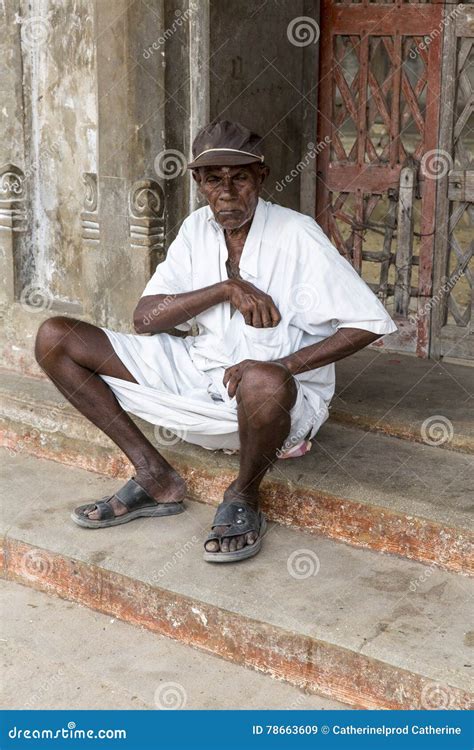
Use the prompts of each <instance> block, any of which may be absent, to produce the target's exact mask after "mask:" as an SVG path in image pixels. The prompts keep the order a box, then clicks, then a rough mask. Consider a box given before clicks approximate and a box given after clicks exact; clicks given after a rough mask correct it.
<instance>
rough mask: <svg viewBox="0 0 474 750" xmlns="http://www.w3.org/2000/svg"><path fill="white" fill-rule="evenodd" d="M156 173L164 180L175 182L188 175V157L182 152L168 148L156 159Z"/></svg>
mask: <svg viewBox="0 0 474 750" xmlns="http://www.w3.org/2000/svg"><path fill="white" fill-rule="evenodd" d="M154 167H155V172H156V174H157V175H158V177H161V178H162V179H163V180H174V179H176V177H182V176H183V175H184V174H186V157H185V155H184V154H183V152H182V151H177V149H175V148H166V149H165V150H164V151H160V153H159V154H158V155H157V156H156V157H155V161H154Z"/></svg>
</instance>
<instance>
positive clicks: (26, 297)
mask: <svg viewBox="0 0 474 750" xmlns="http://www.w3.org/2000/svg"><path fill="white" fill-rule="evenodd" d="M20 305H21V307H22V308H23V309H24V310H27V312H29V313H31V312H33V313H37V312H43V311H44V310H50V309H51V307H52V305H53V298H52V296H51V294H50V293H49V291H47V290H46V289H44V288H43V287H42V286H39V285H38V284H29V285H28V286H25V288H24V289H23V290H22V292H21V294H20Z"/></svg>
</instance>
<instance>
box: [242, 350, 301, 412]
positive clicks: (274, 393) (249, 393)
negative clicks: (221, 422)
mask: <svg viewBox="0 0 474 750" xmlns="http://www.w3.org/2000/svg"><path fill="white" fill-rule="evenodd" d="M296 393H297V389H296V382H295V379H294V378H293V377H292V376H291V375H290V374H289V372H288V370H287V369H286V368H285V367H283V365H279V364H277V363H275V362H259V363H257V364H254V365H250V366H249V367H247V368H246V369H245V371H244V374H243V376H242V379H241V381H240V384H239V388H238V391H237V400H238V401H239V403H240V402H241V401H243V402H244V404H246V403H247V404H252V405H255V404H257V405H258V406H259V407H261V411H266V410H267V409H272V408H274V407H275V406H280V407H282V408H283V409H285V410H287V411H289V410H290V409H291V407H292V406H293V404H294V403H295V401H296ZM259 410H260V409H259Z"/></svg>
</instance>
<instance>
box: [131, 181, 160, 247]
mask: <svg viewBox="0 0 474 750" xmlns="http://www.w3.org/2000/svg"><path fill="white" fill-rule="evenodd" d="M164 208H165V195H164V192H163V189H162V188H161V186H160V185H159V184H158V183H157V182H155V181H154V180H139V181H138V182H135V183H134V184H133V186H132V188H131V190H130V201H129V210H130V245H131V247H132V248H148V250H149V251H150V253H153V254H156V255H157V258H158V260H161V259H162V258H163V257H164V250H165V248H164Z"/></svg>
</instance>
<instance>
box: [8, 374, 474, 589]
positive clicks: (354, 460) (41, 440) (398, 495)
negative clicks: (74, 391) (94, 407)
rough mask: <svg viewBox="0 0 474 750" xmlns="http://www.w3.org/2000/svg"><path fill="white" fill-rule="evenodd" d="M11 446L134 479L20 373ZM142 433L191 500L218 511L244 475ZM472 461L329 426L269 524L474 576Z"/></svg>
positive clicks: (11, 405)
mask: <svg viewBox="0 0 474 750" xmlns="http://www.w3.org/2000/svg"><path fill="white" fill-rule="evenodd" d="M0 419H1V426H0V429H1V433H0V438H1V441H2V445H4V446H7V447H8V448H9V450H10V451H11V453H12V455H16V454H17V453H23V452H27V453H31V454H33V455H36V456H42V457H44V458H48V459H53V460H56V461H60V462H62V463H66V464H70V465H74V466H80V467H82V468H85V469H88V470H92V471H97V472H100V473H102V474H105V475H109V476H113V477H119V478H127V477H129V476H130V473H131V470H132V469H131V466H130V465H129V463H128V461H127V460H126V459H125V457H124V456H123V454H122V453H121V451H119V450H118V448H117V447H116V446H115V445H114V444H113V443H112V442H111V441H110V440H109V439H108V438H106V437H105V435H103V434H102V433H101V432H100V431H99V430H97V429H96V428H95V427H94V426H93V425H91V424H90V423H88V422H87V421H86V420H85V419H84V418H83V417H82V416H81V415H80V414H79V413H78V412H77V411H76V410H75V409H73V408H72V407H71V406H70V405H69V404H68V403H67V402H66V401H64V399H63V398H62V396H61V394H60V393H59V392H58V391H57V390H56V389H55V388H54V386H53V385H52V384H51V383H50V382H49V381H45V380H38V379H34V378H31V377H27V376H24V375H23V376H22V375H19V374H17V373H11V372H4V373H3V374H2V376H1V377H0ZM136 421H137V423H138V424H139V426H140V428H141V429H142V430H143V431H144V432H145V434H146V435H147V436H148V437H149V438H150V439H151V440H152V441H154V442H155V443H157V440H156V438H158V439H159V440H160V442H159V443H157V444H158V447H159V448H160V450H162V451H163V453H164V454H165V455H166V457H167V459H168V460H169V461H171V462H172V463H173V464H174V465H175V466H176V467H177V468H178V469H179V470H180V471H181V472H182V474H183V475H184V476H185V477H186V479H187V481H188V486H189V489H190V493H191V495H192V496H193V497H194V499H196V500H199V501H201V502H204V503H210V504H212V505H216V504H218V503H219V502H220V501H221V498H222V492H223V490H224V488H225V487H226V486H227V485H228V484H229V483H230V481H231V480H232V478H233V477H234V476H235V473H236V471H237V461H238V459H237V458H236V457H235V456H225V455H223V454H222V453H220V452H214V453H210V452H209V451H205V450H203V449H201V448H198V447H194V446H190V445H189V444H185V443H182V442H178V443H176V442H175V441H173V440H172V441H170V443H168V444H167V445H164V444H163V439H162V438H161V437H160V433H159V432H157V431H154V429H153V426H152V425H150V424H147V423H145V422H143V421H141V420H138V419H137V420H136ZM471 463H472V459H471V458H470V457H469V456H467V455H465V454H463V453H456V452H453V451H444V450H441V449H440V448H437V447H433V446H430V445H420V444H418V443H412V442H409V441H404V440H399V439H397V438H393V437H388V436H385V435H381V434H375V433H372V432H362V431H360V430H358V429H355V428H351V427H347V426H342V425H337V424H331V423H329V424H327V425H325V426H324V427H323V428H322V430H321V431H320V433H319V436H318V439H317V441H316V443H315V445H314V446H313V450H312V451H311V453H309V454H308V455H307V456H304V457H303V458H299V459H294V460H287V461H279V462H278V463H277V465H276V466H275V468H274V469H273V471H272V472H271V473H270V474H269V475H268V477H267V478H266V479H265V481H264V485H263V506H264V508H265V510H266V511H267V513H268V515H269V517H270V518H271V519H272V520H274V521H277V522H279V523H280V524H284V525H287V526H292V527H294V528H300V529H303V530H305V531H309V532H312V533H322V534H324V535H326V536H328V537H330V538H333V539H338V540H341V541H344V542H347V543H349V544H353V545H356V546H359V547H364V548H370V549H373V550H377V551H380V552H388V553H394V554H398V555H402V556H404V557H407V558H409V559H413V560H417V561H421V562H424V563H427V564H429V565H431V564H433V565H437V566H440V567H443V568H445V569H447V570H453V571H459V572H462V573H465V574H470V573H472V572H473V570H474V555H473V541H474V534H473V531H472V496H473V492H472V491H473V472H472V471H470V469H471Z"/></svg>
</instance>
